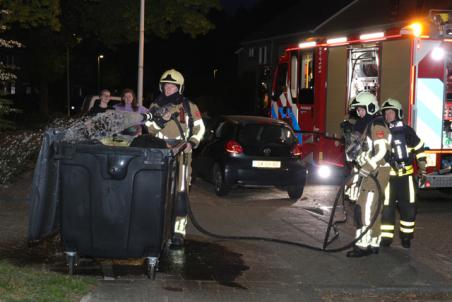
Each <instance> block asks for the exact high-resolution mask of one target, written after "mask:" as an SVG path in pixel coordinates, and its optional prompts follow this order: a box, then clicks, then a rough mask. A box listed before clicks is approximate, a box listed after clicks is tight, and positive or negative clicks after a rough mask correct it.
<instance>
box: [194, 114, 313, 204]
mask: <svg viewBox="0 0 452 302" xmlns="http://www.w3.org/2000/svg"><path fill="white" fill-rule="evenodd" d="M192 167H193V174H194V175H195V176H201V177H203V178H204V179H206V180H209V181H213V182H214V184H215V193H216V194H217V195H219V196H224V195H226V194H228V192H229V190H230V189H231V188H233V187H235V186H238V185H240V186H277V187H282V188H284V189H285V190H287V192H288V194H289V197H290V198H292V199H298V198H300V197H301V195H302V194H303V190H304V186H305V183H306V167H305V163H304V162H303V160H302V159H301V145H299V144H298V141H297V138H296V137H295V135H294V132H293V130H292V128H291V127H290V126H289V125H288V124H287V123H285V122H283V121H279V120H275V119H272V118H267V117H258V116H239V115H234V116H224V117H222V118H220V119H219V120H218V121H217V122H214V123H213V124H212V126H211V127H210V130H208V131H207V132H206V134H205V136H204V140H203V141H202V143H201V145H200V146H199V148H198V149H197V150H196V152H195V154H194V157H193V164H192Z"/></svg>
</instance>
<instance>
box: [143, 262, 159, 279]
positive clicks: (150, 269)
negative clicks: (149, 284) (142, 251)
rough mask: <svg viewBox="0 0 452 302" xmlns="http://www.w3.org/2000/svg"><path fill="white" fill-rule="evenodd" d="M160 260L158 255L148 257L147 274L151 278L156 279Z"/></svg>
mask: <svg viewBox="0 0 452 302" xmlns="http://www.w3.org/2000/svg"><path fill="white" fill-rule="evenodd" d="M157 265H158V260H157V258H156V257H148V258H147V259H146V274H147V276H148V278H149V279H150V280H155V274H156V273H157Z"/></svg>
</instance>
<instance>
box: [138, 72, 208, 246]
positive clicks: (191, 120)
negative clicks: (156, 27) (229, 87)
mask: <svg viewBox="0 0 452 302" xmlns="http://www.w3.org/2000/svg"><path fill="white" fill-rule="evenodd" d="M159 84H160V91H161V94H160V95H159V96H158V97H157V98H156V99H155V100H154V102H153V103H152V104H151V106H150V107H149V111H150V112H151V113H152V114H153V116H154V118H153V120H152V121H151V122H149V123H148V124H147V126H148V129H149V133H151V134H153V135H155V136H157V137H158V138H161V139H176V140H185V141H186V142H187V146H186V148H185V150H184V151H183V152H181V153H180V154H179V156H178V166H179V170H178V180H177V196H176V203H175V206H174V216H175V217H174V220H175V221H174V233H173V238H172V239H171V246H172V247H175V248H178V247H182V246H183V244H184V238H185V228H186V225H187V202H188V189H189V184H190V177H191V153H192V149H194V148H196V147H197V146H198V145H199V143H200V141H201V139H202V137H203V135H204V132H205V127H204V123H203V121H202V118H201V113H200V112H199V109H198V107H197V106H196V105H195V104H194V103H192V102H191V101H189V100H188V99H187V98H185V97H184V96H183V95H182V92H183V90H184V77H183V76H182V74H181V73H180V72H178V71H177V70H175V69H170V70H167V71H165V72H164V73H163V74H162V76H161V78H160V83H159Z"/></svg>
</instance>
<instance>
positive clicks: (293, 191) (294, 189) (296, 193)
mask: <svg viewBox="0 0 452 302" xmlns="http://www.w3.org/2000/svg"><path fill="white" fill-rule="evenodd" d="M303 191H304V185H294V186H288V187H287V193H288V194H289V197H290V198H291V199H298V198H300V197H301V195H303Z"/></svg>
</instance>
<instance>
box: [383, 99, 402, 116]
mask: <svg viewBox="0 0 452 302" xmlns="http://www.w3.org/2000/svg"><path fill="white" fill-rule="evenodd" d="M386 109H392V110H394V111H395V112H396V114H397V117H398V118H399V120H401V119H403V109H402V104H400V102H399V101H397V100H395V99H391V98H389V99H387V100H386V101H385V102H384V103H383V105H382V106H381V111H383V112H384V111H385V110H386Z"/></svg>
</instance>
